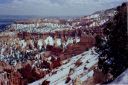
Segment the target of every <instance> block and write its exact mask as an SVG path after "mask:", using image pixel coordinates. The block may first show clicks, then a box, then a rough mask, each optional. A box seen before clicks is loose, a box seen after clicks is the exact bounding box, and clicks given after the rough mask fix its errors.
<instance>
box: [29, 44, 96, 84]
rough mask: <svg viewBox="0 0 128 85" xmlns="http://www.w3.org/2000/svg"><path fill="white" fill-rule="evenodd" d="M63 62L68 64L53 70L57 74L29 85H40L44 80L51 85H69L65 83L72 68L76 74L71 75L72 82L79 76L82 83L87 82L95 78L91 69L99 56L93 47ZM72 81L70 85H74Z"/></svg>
mask: <svg viewBox="0 0 128 85" xmlns="http://www.w3.org/2000/svg"><path fill="white" fill-rule="evenodd" d="M78 60H80V61H81V62H82V64H81V65H80V66H78V67H77V66H76V65H75V63H76V61H78ZM63 62H67V63H66V64H63V65H62V66H60V67H59V68H57V69H54V70H53V71H56V74H53V75H52V74H48V75H46V76H45V77H44V78H42V79H40V80H37V81H35V82H33V83H31V84H28V85H40V84H41V83H42V82H43V81H44V80H48V81H50V85H67V84H65V81H66V78H67V76H68V75H69V71H70V69H71V68H73V69H74V72H73V73H72V74H71V75H70V77H71V79H72V81H73V80H75V79H76V78H77V77H78V76H79V77H80V80H81V81H86V80H87V79H88V78H89V77H92V76H93V73H94V71H93V70H91V69H90V68H91V67H92V66H94V65H95V64H96V63H97V62H98V54H97V53H95V51H94V47H93V48H91V49H90V50H89V51H86V52H83V53H82V54H79V55H77V56H74V57H72V58H71V59H69V60H65V61H63ZM85 67H86V68H87V69H86V70H85V69H84V68H85ZM72 81H70V82H69V85H72V83H73V82H72Z"/></svg>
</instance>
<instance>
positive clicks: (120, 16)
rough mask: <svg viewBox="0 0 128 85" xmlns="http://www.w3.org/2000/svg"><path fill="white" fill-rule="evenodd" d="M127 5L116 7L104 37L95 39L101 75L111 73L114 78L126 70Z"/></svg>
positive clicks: (127, 38) (127, 46)
mask: <svg viewBox="0 0 128 85" xmlns="http://www.w3.org/2000/svg"><path fill="white" fill-rule="evenodd" d="M127 6H128V5H127V3H123V4H122V5H121V6H118V7H117V9H116V10H117V13H116V15H115V16H114V18H113V19H112V20H110V21H109V22H107V24H106V25H105V28H104V35H105V36H106V39H107V41H105V39H104V38H101V37H100V36H97V37H96V47H97V48H98V49H99V54H100V56H99V62H98V66H99V69H102V71H103V73H105V74H107V73H111V74H112V75H113V76H114V78H116V77H117V76H119V75H120V74H121V73H122V72H123V71H124V70H126V69H127V68H128V31H127Z"/></svg>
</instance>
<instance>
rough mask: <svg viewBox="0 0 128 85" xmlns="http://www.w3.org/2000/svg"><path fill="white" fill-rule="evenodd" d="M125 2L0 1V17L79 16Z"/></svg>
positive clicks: (78, 0) (113, 0) (93, 0)
mask: <svg viewBox="0 0 128 85" xmlns="http://www.w3.org/2000/svg"><path fill="white" fill-rule="evenodd" d="M126 1H127V0H0V15H40V16H80V15H88V14H91V13H93V12H95V11H98V10H103V9H109V8H112V7H116V6H118V5H120V4H121V3H122V2H126Z"/></svg>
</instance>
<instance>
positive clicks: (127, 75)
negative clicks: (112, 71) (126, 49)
mask: <svg viewBox="0 0 128 85" xmlns="http://www.w3.org/2000/svg"><path fill="white" fill-rule="evenodd" d="M111 84H120V85H121V84H123V85H124V84H125V85H128V69H127V70H125V71H124V72H123V73H122V74H121V75H120V76H118V77H117V78H116V79H115V80H114V81H113V82H112V83H111Z"/></svg>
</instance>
